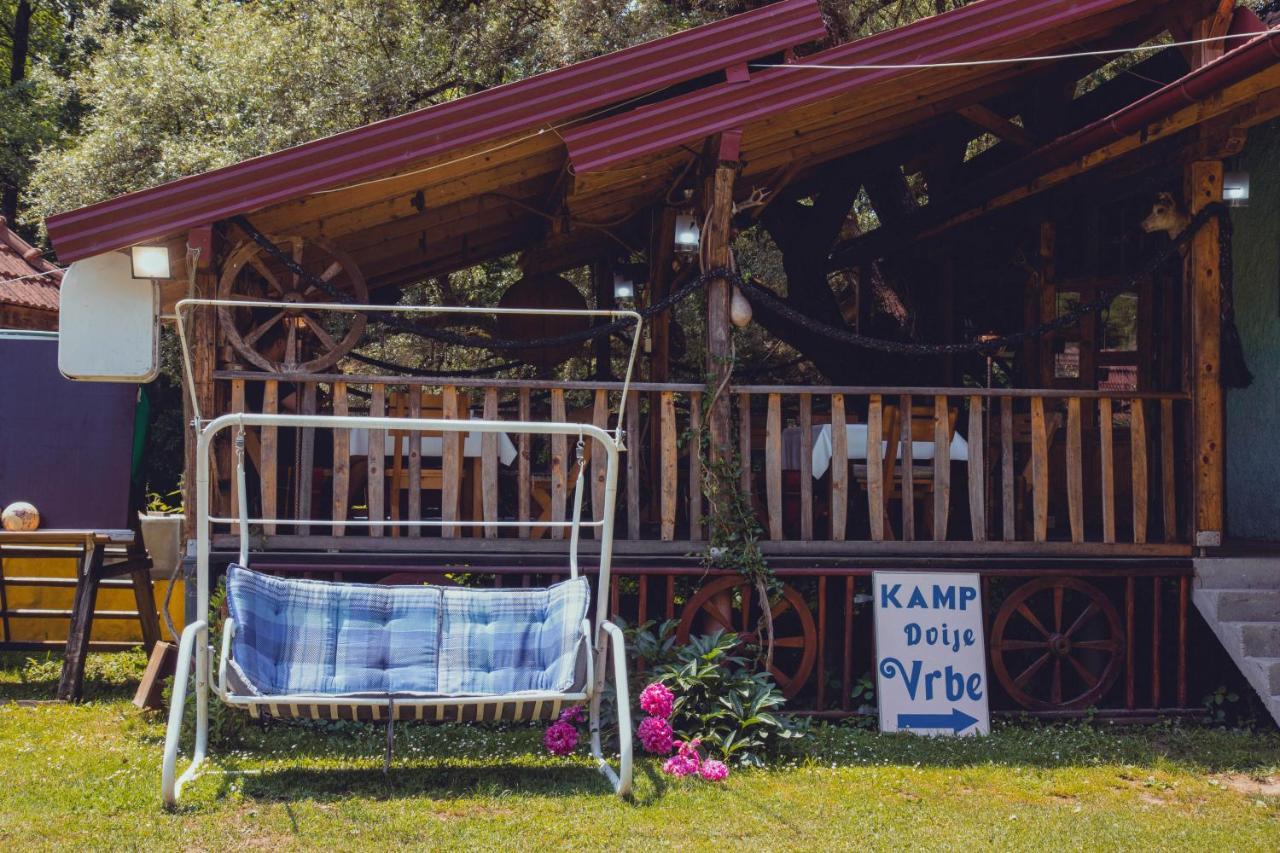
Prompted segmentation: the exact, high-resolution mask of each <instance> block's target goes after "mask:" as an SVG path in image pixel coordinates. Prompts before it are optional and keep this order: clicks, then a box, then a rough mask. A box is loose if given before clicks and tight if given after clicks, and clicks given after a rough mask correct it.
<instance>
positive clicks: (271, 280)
mask: <svg viewBox="0 0 1280 853" xmlns="http://www.w3.org/2000/svg"><path fill="white" fill-rule="evenodd" d="M249 266H251V267H253V268H254V269H255V270H257V271H258V275H260V276H262V280H263V281H265V282H266V283H267V289H268V290H271V291H274V292H275V294H276V296H284V288H283V287H281V286H280V281H279V280H278V279H277V278H276V275H275V273H273V272H272V271H271V270H270V269H269V268H268V267H267V265H266V264H264V263H263V262H262V259H261V258H258V257H253V258H250V259H249Z"/></svg>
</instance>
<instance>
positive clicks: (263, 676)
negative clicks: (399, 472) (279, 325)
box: [161, 299, 640, 805]
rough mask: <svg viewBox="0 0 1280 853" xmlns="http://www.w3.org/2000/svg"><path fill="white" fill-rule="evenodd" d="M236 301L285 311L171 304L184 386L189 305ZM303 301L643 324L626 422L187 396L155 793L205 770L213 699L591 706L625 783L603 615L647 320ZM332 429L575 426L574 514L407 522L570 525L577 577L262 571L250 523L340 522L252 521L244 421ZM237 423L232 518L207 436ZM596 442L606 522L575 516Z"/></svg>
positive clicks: (367, 709) (612, 653) (379, 717)
mask: <svg viewBox="0 0 1280 853" xmlns="http://www.w3.org/2000/svg"><path fill="white" fill-rule="evenodd" d="M195 306H211V307H218V306H234V307H237V308H246V307H249V308H258V307H261V308H271V309H274V310H287V309H288V307H289V306H288V305H287V304H285V303H278V302H268V301H245V300H219V299H186V300H182V301H181V302H179V303H178V305H177V320H178V332H179V336H180V337H181V339H182V343H183V347H182V351H183V357H184V369H185V372H186V374H187V380H188V385H191V371H190V363H189V357H188V350H187V347H186V336H185V330H184V327H183V323H182V314H183V311H184V309H186V308H188V307H195ZM307 309H308V310H309V311H317V310H319V311H342V312H349V311H394V312H409V313H417V312H436V313H485V314H497V313H515V314H550V313H556V314H560V315H564V314H566V313H576V314H579V315H582V316H589V317H602V318H609V319H613V320H618V319H626V320H629V321H631V322H634V323H635V324H636V326H635V330H634V332H633V335H634V337H633V340H632V347H631V357H630V361H629V363H628V366H627V372H626V379H625V381H624V383H623V391H622V397H621V400H622V402H621V404H620V406H619V409H620V411H619V413H618V421H617V423H618V424H619V426H618V427H616V428H615V430H614V431H613V432H609V431H606V430H605V429H602V428H601V427H598V426H593V425H590V424H578V423H559V422H533V421H497V420H464V421H459V420H441V419H433V418H387V417H358V416H357V417H351V416H346V415H312V414H306V415H296V414H256V413H252V414H251V413H244V414H240V413H235V414H227V415H222V416H220V417H217V418H215V419H213V420H211V421H209V422H205V421H203V420H202V419H201V418H200V413H199V407H198V403H197V402H196V399H195V394H194V393H192V394H191V398H192V405H193V407H194V412H195V421H194V426H195V428H196V452H195V459H196V507H195V510H196V584H197V587H196V613H197V614H198V615H199V616H200V617H202V618H199V619H197V621H194V622H192V623H191V624H189V625H187V626H186V627H185V628H184V630H183V631H182V636H181V641H180V644H179V649H178V662H177V672H176V674H175V677H174V686H173V697H172V701H171V705H170V711H169V724H168V731H167V734H166V737H165V745H164V763H163V768H162V785H161V791H162V796H163V798H164V802H165V803H166V804H167V805H173V804H175V803H176V802H177V800H178V798H179V796H180V795H181V792H182V788H183V786H184V784H185V783H186V782H188V781H190V780H191V779H193V778H194V777H195V776H196V775H198V773H199V772H200V770H201V767H202V764H203V762H204V760H205V758H206V757H207V755H208V743H209V694H210V692H211V691H212V693H213V694H214V695H216V696H217V698H218V699H219V700H220V701H221V702H223V703H225V704H226V705H228V706H230V707H232V708H238V709H242V710H244V711H247V712H248V713H249V714H250V715H251V716H253V717H255V718H258V717H261V716H264V715H265V716H270V717H278V718H290V719H313V720H362V721H371V722H383V723H385V724H387V726H388V738H389V740H388V761H389V756H390V751H389V750H390V737H391V724H392V723H394V722H395V721H401V720H421V721H436V722H497V721H511V722H521V721H535V720H553V719H555V718H556V717H558V716H559V715H560V713H561V712H562V711H563V710H564V709H566V708H570V707H574V706H581V705H586V706H587V707H588V711H589V724H590V741H591V752H592V755H593V756H594V758H595V759H596V761H597V764H598V766H599V769H600V772H601V773H603V774H604V775H605V777H606V778H607V779H608V780H609V782H610V783H611V785H612V786H613V789H614V791H615V792H616V793H617V794H618V795H619V796H623V795H626V794H627V793H629V792H630V790H631V778H632V742H631V722H630V705H629V700H628V696H627V664H626V652H625V647H624V642H623V635H622V631H621V629H620V628H619V627H618V626H617V625H614V624H613V623H612V622H610V621H609V619H608V615H609V614H608V603H609V594H608V593H609V570H610V558H611V553H612V545H613V532H614V506H615V502H616V497H617V486H618V459H619V456H618V454H619V451H620V450H622V449H623V446H622V438H623V434H622V430H621V426H620V425H621V423H622V411H621V409H622V407H623V406H625V405H626V399H627V394H626V389H627V387H628V386H629V384H630V378H631V371H632V366H633V365H634V362H635V355H636V344H637V343H638V341H639V340H640V332H639V324H640V316H639V315H638V314H636V313H635V312H630V311H590V310H581V311H576V312H568V311H554V312H553V311H551V310H548V309H501V308H492V309H488V308H486V309H476V308H453V307H443V306H412V307H407V306H392V307H388V306H370V305H348V304H342V303H333V304H309V305H308V306H307ZM263 426H273V427H278V428H279V427H283V428H318V429H333V430H351V429H367V430H390V429H395V430H402V431H413V432H417V431H431V432H436V433H444V434H446V435H447V434H450V433H453V434H465V433H480V434H494V433H499V432H505V433H516V434H528V435H535V434H541V435H551V436H566V437H569V438H576V439H577V461H576V467H577V475H576V478H575V480H576V484H575V488H574V498H573V510H572V517H571V519H570V520H568V521H566V522H546V521H527V522H522V521H495V520H487V521H486V520H473V521H463V520H449V521H448V522H445V521H444V520H443V519H424V520H420V521H399V522H397V523H398V524H401V525H410V526H423V527H445V526H449V527H465V526H480V525H488V526H494V525H497V526H500V527H521V526H527V527H533V526H543V527H545V526H547V525H548V524H551V525H553V526H556V525H558V526H561V527H569V528H570V537H569V555H568V563H569V566H568V567H569V579H568V580H565V581H562V582H560V583H557V584H554V585H552V586H550V587H546V588H518V589H480V588H467V587H441V586H427V585H421V586H379V585H374V584H361V583H346V582H329V581H317V580H308V579H291V578H281V577H275V576H271V575H267V574H262V573H260V572H257V571H254V570H253V569H252V568H251V559H250V548H249V545H250V526H251V525H262V524H277V523H278V524H295V525H296V524H304V525H311V524H331V523H332V521H331V520H323V521H316V520H301V521H299V520H298V519H267V518H250V517H248V508H247V507H248V500H247V488H246V483H245V464H244V446H245V437H244V436H245V433H244V430H245V428H246V427H263ZM229 430H234V431H235V435H234V446H235V457H236V463H235V488H236V490H237V496H238V516H237V517H217V516H213V515H211V513H210V506H209V504H210V499H209V468H210V453H211V451H212V448H213V446H214V439H215V438H216V437H217V436H218V435H219V434H220V433H222V432H223V431H229ZM587 440H595V441H598V442H599V444H600V446H601V448H603V451H604V453H605V462H606V467H605V482H604V507H603V512H601V513H600V514H599V518H598V519H597V520H592V521H585V522H584V521H583V520H582V495H583V489H584V476H583V470H584V467H585V465H584V461H585V460H584V453H583V450H584V442H585V441H587ZM384 523H386V522H385V521H384V520H382V519H373V518H370V519H368V520H367V521H364V522H361V521H360V520H348V521H346V522H345V524H346V525H348V526H360V525H361V524H363V525H365V526H372V525H377V524H384ZM214 524H218V525H234V526H235V527H236V528H238V533H239V556H238V559H237V560H236V561H235V562H234V563H232V564H231V565H230V566H229V567H228V570H227V603H228V610H229V615H228V616H227V618H226V620H225V621H224V623H223V628H222V637H221V644H220V649H219V650H218V656H217V665H216V668H215V667H214V666H213V660H214V649H213V648H212V646H211V645H210V629H209V622H208V614H209V591H210V590H209V581H210V573H209V572H210V567H209V558H210V536H211V527H212V525H214ZM582 527H598V528H599V530H600V540H599V541H600V567H599V574H598V577H597V581H596V584H597V587H596V593H595V619H594V623H593V620H592V619H591V618H590V614H589V603H590V595H591V593H590V588H589V585H588V582H587V579H586V577H585V576H584V575H583V573H582V572H581V571H580V570H579V566H578V543H579V533H580V530H581V528H582ZM193 660H194V687H195V740H194V749H193V754H192V758H191V763H190V764H189V765H188V766H187V768H186V770H185V771H184V772H183V773H182V774H181V775H178V774H177V764H178V748H179V741H180V739H181V735H182V728H183V720H184V711H185V705H186V698H187V692H188V687H189V685H188V682H189V680H190V679H191V676H192V674H193V669H192V666H193ZM610 662H612V667H613V675H614V682H615V683H614V688H615V690H616V692H617V697H616V699H617V701H616V708H617V717H618V740H619V743H618V747H619V765H618V767H617V769H615V768H614V767H612V766H611V765H610V763H609V762H608V760H607V759H606V758H605V756H604V751H603V746H602V742H601V698H602V696H603V693H604V691H605V679H606V675H607V668H608V666H609V664H610Z"/></svg>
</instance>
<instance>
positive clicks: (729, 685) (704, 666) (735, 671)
mask: <svg viewBox="0 0 1280 853" xmlns="http://www.w3.org/2000/svg"><path fill="white" fill-rule="evenodd" d="M739 645H740V643H739V640H738V637H737V635H735V634H727V633H722V632H719V631H717V632H715V633H713V634H708V635H705V636H691V637H690V638H689V642H688V643H687V644H686V645H683V646H674V647H672V659H671V660H669V661H667V662H665V663H661V664H659V665H658V666H656V667H655V668H654V670H653V672H654V675H655V676H657V678H658V679H659V680H661V681H662V682H663V683H664V684H666V685H667V686H668V687H669V688H671V690H672V692H674V693H675V696H676V699H675V710H674V713H673V714H672V716H671V725H672V728H674V729H675V731H676V733H677V734H678V735H680V737H682V738H684V739H686V740H689V739H693V738H701V740H702V746H703V748H704V749H705V750H706V751H707V753H708V754H709V755H716V756H718V757H720V758H721V759H722V760H723V761H725V762H726V763H734V764H739V765H752V766H762V765H763V764H764V763H765V761H766V759H768V758H771V757H774V756H776V755H777V754H778V753H779V752H780V751H781V750H782V749H783V746H784V745H785V744H787V743H788V742H790V741H793V740H796V739H799V738H803V737H805V736H807V734H808V726H807V725H802V724H799V723H797V722H796V721H795V720H793V719H791V718H789V717H785V716H782V715H780V714H779V713H778V711H779V709H781V708H782V705H783V703H784V701H785V700H784V699H783V696H782V692H781V691H779V690H778V687H777V685H776V684H774V681H773V678H772V677H771V676H770V675H769V674H768V673H767V672H752V671H751V670H750V669H749V667H748V662H747V659H746V658H745V657H743V656H741V655H739V654H738V653H737V650H738V648H739Z"/></svg>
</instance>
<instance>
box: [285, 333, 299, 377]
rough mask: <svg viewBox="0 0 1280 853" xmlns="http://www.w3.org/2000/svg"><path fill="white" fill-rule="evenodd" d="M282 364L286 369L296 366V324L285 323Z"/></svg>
mask: <svg viewBox="0 0 1280 853" xmlns="http://www.w3.org/2000/svg"><path fill="white" fill-rule="evenodd" d="M285 329H286V332H285V344H284V363H285V366H286V367H295V366H297V364H298V324H297V323H285Z"/></svg>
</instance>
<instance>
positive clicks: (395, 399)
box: [386, 387, 470, 536]
mask: <svg viewBox="0 0 1280 853" xmlns="http://www.w3.org/2000/svg"><path fill="white" fill-rule="evenodd" d="M415 393H416V394H419V395H420V396H419V407H420V409H419V415H418V416H419V417H423V418H443V417H444V416H445V414H444V397H443V396H442V395H440V394H430V393H427V392H426V391H425V390H424V389H422V388H420V387H415V388H411V389H409V390H408V391H392V392H391V393H390V394H389V395H388V398H387V414H388V416H389V417H393V418H407V417H410V408H411V407H410V402H411V400H412V397H411V395H412V394H415ZM469 416H470V415H469V400H468V398H467V396H466V395H465V394H459V395H458V419H459V420H467V419H468V418H469ZM388 433H389V434H390V437H391V446H390V447H389V448H388V449H389V450H390V452H391V459H392V462H391V467H390V468H389V469H388V470H387V471H386V477H387V480H388V483H387V486H388V496H389V501H390V504H391V507H390V509H391V521H392V525H391V535H392V536H399V535H400V527H399V525H397V524H395V522H397V521H399V520H400V498H401V495H402V494H403V493H407V492H408V491H409V489H410V475H409V451H410V448H412V447H413V444H411V442H416V441H420V440H421V437H422V436H431V435H440V436H442V437H443V434H442V433H439V432H430V431H424V432H410V431H409V430H401V429H393V430H388ZM451 438H452V439H453V440H455V441H459V454H461V440H462V436H460V435H457V436H451ZM423 461H424V462H425V461H426V460H423ZM440 461H441V464H442V463H443V454H442V455H441V457H440ZM459 474H461V469H460V470H459ZM417 488H418V489H420V490H422V491H427V492H439V493H440V511H441V514H442V515H443V514H444V469H443V468H442V467H441V468H436V467H431V468H428V467H427V466H426V465H423V466H422V467H421V469H420V471H419V479H418V485H417ZM461 494H462V485H461V484H459V486H458V495H459V496H461ZM459 503H461V501H460V500H459ZM453 510H454V517H455V518H456V517H458V510H459V507H458V506H455V507H454V508H453Z"/></svg>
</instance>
